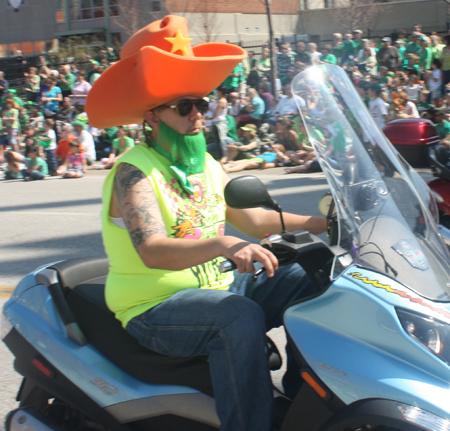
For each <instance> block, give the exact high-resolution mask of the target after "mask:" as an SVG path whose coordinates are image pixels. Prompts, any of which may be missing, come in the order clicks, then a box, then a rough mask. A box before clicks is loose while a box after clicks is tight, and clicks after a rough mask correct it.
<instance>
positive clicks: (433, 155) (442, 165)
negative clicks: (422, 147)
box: [428, 145, 450, 181]
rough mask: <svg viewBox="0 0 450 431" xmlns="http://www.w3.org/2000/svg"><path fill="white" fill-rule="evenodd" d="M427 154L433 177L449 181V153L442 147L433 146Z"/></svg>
mask: <svg viewBox="0 0 450 431" xmlns="http://www.w3.org/2000/svg"><path fill="white" fill-rule="evenodd" d="M428 154H429V160H430V165H431V168H432V170H433V173H434V175H435V176H438V177H441V178H444V179H446V180H448V181H450V152H449V151H448V150H447V149H446V148H445V147H444V146H443V145H435V146H433V147H431V148H430V150H429V153H428Z"/></svg>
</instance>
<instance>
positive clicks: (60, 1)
mask: <svg viewBox="0 0 450 431" xmlns="http://www.w3.org/2000/svg"><path fill="white" fill-rule="evenodd" d="M55 3H56V4H55V10H56V22H66V8H65V1H64V0H55Z"/></svg>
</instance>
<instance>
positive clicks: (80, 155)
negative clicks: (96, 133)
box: [58, 138, 87, 178]
mask: <svg viewBox="0 0 450 431" xmlns="http://www.w3.org/2000/svg"><path fill="white" fill-rule="evenodd" d="M69 145H70V151H69V153H68V154H67V157H66V161H65V162H64V164H63V165H62V166H60V167H59V168H58V173H59V174H60V175H62V177H63V178H81V177H83V176H84V175H85V174H86V173H87V167H86V155H85V154H84V151H82V149H81V144H80V141H79V140H78V139H77V138H75V139H74V140H72V141H71V142H70V144H69Z"/></svg>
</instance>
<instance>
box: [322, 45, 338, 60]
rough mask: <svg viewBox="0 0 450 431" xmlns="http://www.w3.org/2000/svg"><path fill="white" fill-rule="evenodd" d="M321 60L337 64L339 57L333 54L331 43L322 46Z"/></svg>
mask: <svg viewBox="0 0 450 431" xmlns="http://www.w3.org/2000/svg"><path fill="white" fill-rule="evenodd" d="M319 61H320V62H321V63H330V64H337V58H336V56H335V55H334V54H331V45H330V44H328V43H327V44H326V45H324V46H323V48H322V55H321V56H320V58H319Z"/></svg>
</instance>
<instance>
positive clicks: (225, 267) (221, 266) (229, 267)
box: [219, 260, 237, 273]
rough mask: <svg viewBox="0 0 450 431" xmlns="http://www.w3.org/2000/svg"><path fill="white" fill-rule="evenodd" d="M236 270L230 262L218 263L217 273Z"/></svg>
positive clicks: (234, 265)
mask: <svg viewBox="0 0 450 431" xmlns="http://www.w3.org/2000/svg"><path fill="white" fill-rule="evenodd" d="M236 268H237V266H236V264H235V263H234V262H233V261H231V260H225V261H223V262H221V263H219V272H221V273H224V272H230V271H234V270H235V269H236Z"/></svg>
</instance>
